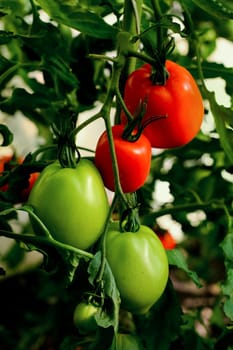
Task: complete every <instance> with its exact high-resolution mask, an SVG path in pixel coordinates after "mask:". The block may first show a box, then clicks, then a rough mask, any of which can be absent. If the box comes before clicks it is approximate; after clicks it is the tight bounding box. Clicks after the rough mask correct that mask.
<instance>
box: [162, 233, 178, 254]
mask: <svg viewBox="0 0 233 350" xmlns="http://www.w3.org/2000/svg"><path fill="white" fill-rule="evenodd" d="M158 237H159V239H160V241H161V242H162V244H163V246H164V248H165V249H167V250H169V249H174V248H175V246H176V241H175V239H174V238H173V237H172V235H171V234H170V232H169V231H166V232H164V233H162V234H158Z"/></svg>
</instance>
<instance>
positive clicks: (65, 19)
mask: <svg viewBox="0 0 233 350" xmlns="http://www.w3.org/2000/svg"><path fill="white" fill-rule="evenodd" d="M37 2H38V3H39V5H40V6H41V7H42V8H43V10H44V11H46V12H47V13H48V14H49V15H50V17H51V18H52V19H53V20H55V21H57V22H58V23H62V24H65V25H66V26H68V27H71V28H74V29H77V30H79V31H81V32H82V33H86V34H88V35H91V36H93V37H96V38H112V37H114V36H115V35H116V34H117V30H116V29H115V28H114V27H113V26H110V25H108V24H107V23H106V22H105V21H104V20H103V19H102V18H101V17H100V16H98V15H97V14H96V13H92V12H90V11H88V10H86V9H84V8H82V7H81V6H80V5H79V4H78V5H76V6H73V3H72V2H69V1H66V2H65V4H64V2H63V1H55V0H37Z"/></svg>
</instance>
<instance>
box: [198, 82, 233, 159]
mask: <svg viewBox="0 0 233 350" xmlns="http://www.w3.org/2000/svg"><path fill="white" fill-rule="evenodd" d="M205 96H206V97H207V98H208V101H209V103H210V109H211V112H212V114H213V116H214V120H215V125H216V130H217V132H218V135H219V137H220V143H221V146H222V148H223V150H224V151H225V153H226V155H227V157H228V158H229V161H230V162H231V164H233V142H232V129H230V128H228V127H227V126H228V125H231V127H232V125H233V118H232V110H231V109H229V108H226V107H224V106H222V105H219V104H218V103H217V102H216V99H215V94H214V93H213V92H210V91H208V90H207V89H205Z"/></svg>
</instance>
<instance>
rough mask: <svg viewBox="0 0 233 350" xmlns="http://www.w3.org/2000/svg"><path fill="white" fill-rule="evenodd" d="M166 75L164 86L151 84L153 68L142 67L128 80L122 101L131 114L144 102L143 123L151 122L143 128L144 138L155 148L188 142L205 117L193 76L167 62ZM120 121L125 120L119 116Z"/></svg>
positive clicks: (149, 66) (176, 65) (178, 66)
mask: <svg viewBox="0 0 233 350" xmlns="http://www.w3.org/2000/svg"><path fill="white" fill-rule="evenodd" d="M165 66H166V69H167V71H168V73H169V76H168V78H167V80H166V82H165V84H164V85H156V84H153V82H152V79H151V73H152V67H151V65H149V64H144V65H143V66H142V67H140V68H139V69H137V70H135V71H134V72H132V73H131V75H130V76H129V77H128V79H127V81H126V84H125V91H124V101H125V104H126V106H127V108H128V110H129V111H130V113H131V114H132V115H134V114H135V112H136V110H137V109H138V106H139V104H140V103H142V102H143V101H144V102H146V104H147V107H146V112H145V115H144V118H143V122H146V121H148V120H149V119H151V118H152V117H164V118H160V119H158V120H156V121H153V122H152V123H150V124H149V125H147V126H146V127H145V129H144V135H146V136H147V138H148V139H149V141H150V142H151V146H152V147H156V148H175V147H180V146H183V145H185V144H187V143H188V142H190V141H191V140H192V139H193V138H194V137H195V136H196V135H197V133H198V131H199V130H200V127H201V123H202V120H203V116H204V106H203V101H202V96H201V94H200V91H199V89H198V86H197V84H196V82H195V80H194V78H193V77H192V75H191V74H190V73H189V72H188V71H187V70H186V69H185V68H184V67H182V66H180V65H178V64H176V63H174V62H172V61H169V60H167V61H166V64H165ZM122 121H123V123H125V122H126V117H125V115H124V113H122Z"/></svg>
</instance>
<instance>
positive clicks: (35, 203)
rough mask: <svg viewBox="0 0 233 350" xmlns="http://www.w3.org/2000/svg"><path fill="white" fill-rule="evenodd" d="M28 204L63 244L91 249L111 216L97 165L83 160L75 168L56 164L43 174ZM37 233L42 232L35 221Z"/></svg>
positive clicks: (45, 169)
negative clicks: (108, 216) (109, 215)
mask: <svg viewBox="0 0 233 350" xmlns="http://www.w3.org/2000/svg"><path fill="white" fill-rule="evenodd" d="M28 204H29V205H31V206H32V207H33V209H34V212H35V214H36V215H37V216H38V217H39V219H40V220H41V221H42V222H43V223H44V225H45V226H46V227H47V228H48V230H49V231H50V234H51V235H52V237H53V238H54V239H56V240H58V241H60V242H63V243H66V244H69V245H72V246H74V247H77V248H79V249H88V248H90V247H91V246H92V245H93V244H94V243H95V242H96V241H97V240H98V238H99V237H100V235H101V233H102V230H103V228H104V224H105V221H106V219H107V215H108V209H109V204H108V198H107V195H106V191H105V188H104V185H103V181H102V179H101V176H100V174H99V172H98V170H97V169H96V167H95V165H94V164H93V163H92V162H91V161H89V160H87V159H80V161H79V162H78V164H77V166H76V168H63V167H62V166H61V165H60V163H59V162H58V161H57V162H55V163H52V164H50V165H48V166H47V167H46V168H44V170H43V171H42V172H41V174H40V176H39V177H38V179H37V181H36V182H35V184H34V186H33V188H32V191H31V193H30V196H29V199H28ZM32 225H33V228H34V231H35V233H38V234H42V232H41V229H40V228H39V227H38V226H37V225H35V222H34V221H33V220H32Z"/></svg>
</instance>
